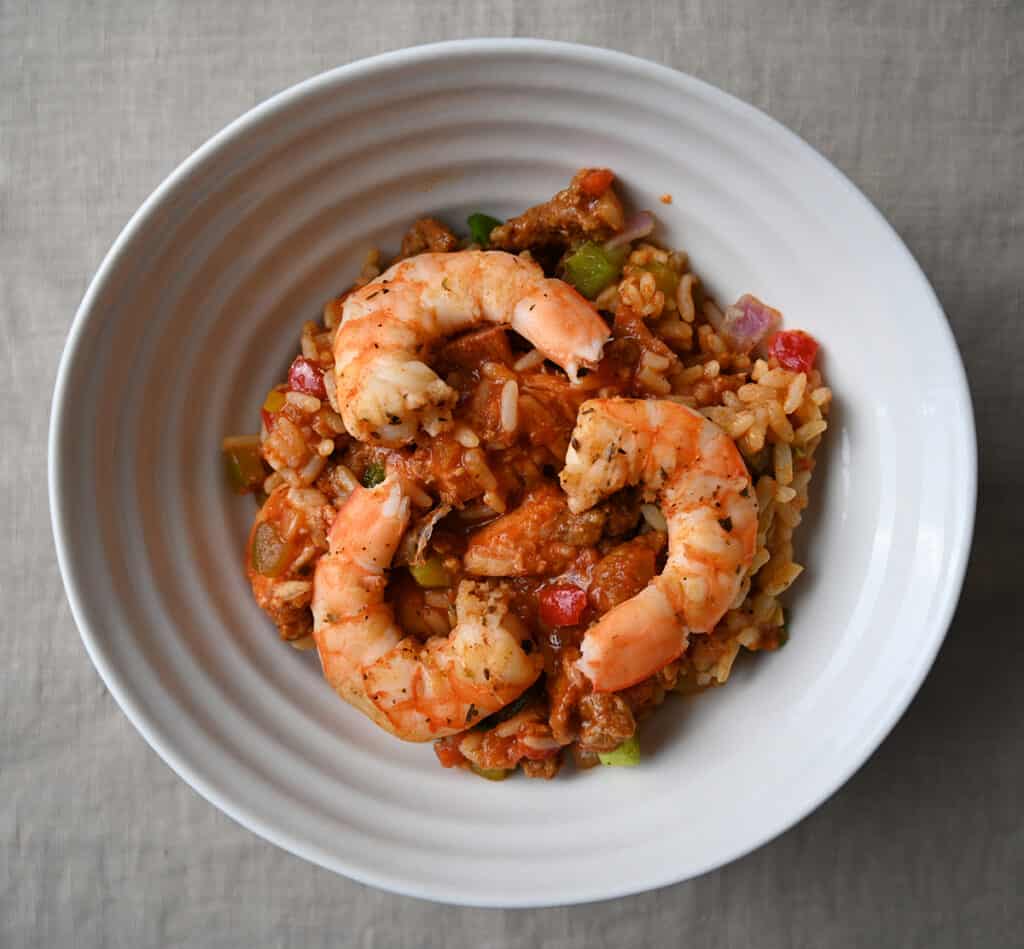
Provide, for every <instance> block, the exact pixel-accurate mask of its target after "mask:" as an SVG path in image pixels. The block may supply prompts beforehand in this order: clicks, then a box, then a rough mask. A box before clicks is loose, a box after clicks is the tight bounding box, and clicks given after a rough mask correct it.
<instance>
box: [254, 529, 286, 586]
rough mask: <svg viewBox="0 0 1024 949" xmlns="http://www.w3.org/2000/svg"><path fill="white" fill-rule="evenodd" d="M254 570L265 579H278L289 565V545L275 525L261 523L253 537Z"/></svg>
mask: <svg viewBox="0 0 1024 949" xmlns="http://www.w3.org/2000/svg"><path fill="white" fill-rule="evenodd" d="M250 558H251V560H252V568H253V570H255V571H256V572H257V573H259V574H262V575H263V576H264V577H276V576H278V574H280V573H281V571H282V570H284V568H285V566H286V565H287V563H288V545H287V544H286V543H285V542H284V541H283V540H282V539H281V535H280V534H278V532H277V530H276V529H275V528H274V525H273V524H271V523H269V522H268V521H261V522H260V524H259V525H258V526H257V528H256V532H255V533H254V534H253V537H252V550H251V552H250Z"/></svg>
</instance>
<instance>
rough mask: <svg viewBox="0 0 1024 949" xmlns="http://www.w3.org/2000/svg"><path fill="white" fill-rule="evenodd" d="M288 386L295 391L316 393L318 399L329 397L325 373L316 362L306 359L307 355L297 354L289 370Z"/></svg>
mask: <svg viewBox="0 0 1024 949" xmlns="http://www.w3.org/2000/svg"><path fill="white" fill-rule="evenodd" d="M288 388H289V389H291V390H292V391H293V392H305V393H306V395H315V396H316V397H317V398H318V399H326V398H327V389H326V387H325V386H324V374H323V373H322V372H321V371H320V367H319V366H317V365H316V363H314V362H311V361H310V360H308V359H306V357H305V356H296V357H295V362H293V363H292V366H291V369H289V370H288Z"/></svg>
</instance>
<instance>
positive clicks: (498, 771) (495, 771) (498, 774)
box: [470, 764, 508, 781]
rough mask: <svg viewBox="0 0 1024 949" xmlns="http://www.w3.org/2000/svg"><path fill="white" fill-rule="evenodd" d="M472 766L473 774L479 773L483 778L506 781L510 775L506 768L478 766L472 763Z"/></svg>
mask: <svg viewBox="0 0 1024 949" xmlns="http://www.w3.org/2000/svg"><path fill="white" fill-rule="evenodd" d="M470 768H471V769H472V770H473V774H479V775H480V777H481V778H487V780H488V781H504V780H505V778H507V777H508V771H506V770H505V769H504V768H478V767H477V766H476V765H475V764H471V765H470Z"/></svg>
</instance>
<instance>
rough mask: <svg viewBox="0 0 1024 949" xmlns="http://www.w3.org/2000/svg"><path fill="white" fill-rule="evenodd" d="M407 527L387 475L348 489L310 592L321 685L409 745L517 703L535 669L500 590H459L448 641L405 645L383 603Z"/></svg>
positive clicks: (536, 661)
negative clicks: (371, 483)
mask: <svg viewBox="0 0 1024 949" xmlns="http://www.w3.org/2000/svg"><path fill="white" fill-rule="evenodd" d="M408 522H409V499H408V497H407V496H406V494H405V490H404V488H403V486H402V482H401V480H400V478H399V477H398V476H397V475H395V474H394V473H392V474H391V475H390V476H389V477H388V478H386V479H385V480H384V481H383V482H382V483H381V484H379V485H378V486H377V487H375V488H373V489H372V490H367V489H366V488H356V490H355V491H354V492H353V493H352V494H351V495H350V496H349V498H348V500H347V501H346V502H345V504H344V505H343V506H342V507H341V508H340V509H339V511H338V513H337V516H336V517H335V519H334V524H333V525H332V527H331V532H330V537H329V543H330V548H329V550H328V552H327V553H326V554H324V555H323V557H321V558H320V560H319V562H318V563H317V567H316V575H315V578H314V582H313V635H314V638H315V639H316V646H317V650H318V652H319V654H320V663H321V665H322V666H323V670H324V676H325V677H326V678H327V681H328V682H330V684H331V686H332V687H333V688H334V690H335V691H336V692H337V693H338V694H339V695H340V696H341V697H342V698H343V699H345V701H347V702H350V703H351V704H352V705H354V706H355V707H356V708H358V709H359V710H360V711H362V712H364V713H365V714H366V715H367V716H369V717H370V718H371V719H372V720H373V721H374V722H376V723H377V724H378V725H379V726H380V727H381V728H384V729H386V730H387V731H389V732H391V733H392V734H393V735H396V736H397V737H398V738H403V739H405V740H407V741H428V740H430V739H433V738H439V737H441V736H443V735H451V734H453V733H455V732H459V731H462V730H463V729H465V728H467V727H469V726H470V725H472V724H473V722H475V721H477V720H478V719H480V718H483V717H484V716H487V715H490V714H492V713H493V712H496V711H498V709H500V708H503V707H504V706H505V705H507V704H508V703H509V702H511V701H513V700H514V699H516V698H518V697H519V695H520V694H521V693H522V692H524V691H525V690H526V689H527V688H529V686H530V685H532V684H533V682H534V681H535V680H536V679H537V677H538V676H539V675H540V673H541V670H542V668H543V660H542V659H541V656H540V654H539V651H533V649H532V646H533V643H532V642H531V641H530V636H529V633H528V632H527V631H526V630H525V628H524V627H523V626H522V625H521V623H520V622H519V620H518V619H517V618H516V617H515V616H514V615H513V614H512V613H510V612H509V609H508V603H507V594H506V592H505V591H504V590H502V589H501V588H500V587H496V586H488V585H486V584H483V583H474V582H470V581H465V582H463V583H462V584H460V586H459V590H458V595H457V597H456V602H455V610H456V623H455V626H454V627H453V629H452V631H451V633H450V634H449V635H448V636H447V637H442V636H434V637H432V638H430V639H428V640H427V641H426V642H422V641H420V640H419V639H417V638H415V637H412V636H406V635H405V634H404V632H403V631H402V629H401V627H400V626H399V625H398V624H397V623H396V621H395V615H394V612H393V611H392V608H391V606H390V605H389V604H388V603H387V602H386V601H385V599H384V589H385V586H386V584H387V571H388V568H389V566H390V564H391V559H392V557H393V556H394V554H395V551H396V549H397V548H398V544H399V542H400V541H401V539H402V534H403V532H404V531H405V528H406V525H407V524H408Z"/></svg>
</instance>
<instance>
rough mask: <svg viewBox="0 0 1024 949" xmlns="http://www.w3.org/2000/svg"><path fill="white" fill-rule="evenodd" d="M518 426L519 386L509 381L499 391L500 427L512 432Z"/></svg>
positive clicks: (513, 381) (512, 380)
mask: <svg viewBox="0 0 1024 949" xmlns="http://www.w3.org/2000/svg"><path fill="white" fill-rule="evenodd" d="M518 424H519V386H518V384H517V383H516V381H515V379H510V380H509V381H508V382H506V383H505V385H504V386H503V387H502V390H501V427H502V429H504V430H505V431H506V432H514V431H515V430H516V426H518Z"/></svg>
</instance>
